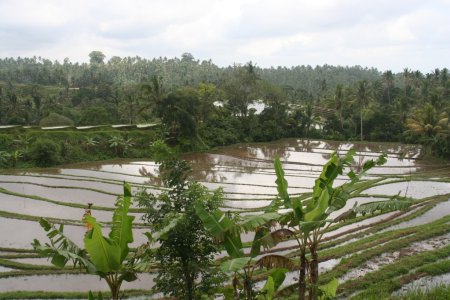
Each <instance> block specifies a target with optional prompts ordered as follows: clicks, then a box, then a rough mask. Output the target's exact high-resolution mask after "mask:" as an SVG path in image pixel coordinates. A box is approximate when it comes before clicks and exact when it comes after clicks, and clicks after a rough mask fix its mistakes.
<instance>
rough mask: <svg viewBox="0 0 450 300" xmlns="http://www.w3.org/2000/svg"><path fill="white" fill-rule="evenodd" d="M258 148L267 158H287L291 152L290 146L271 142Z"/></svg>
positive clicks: (264, 157)
mask: <svg viewBox="0 0 450 300" xmlns="http://www.w3.org/2000/svg"><path fill="white" fill-rule="evenodd" d="M258 149H259V150H260V151H261V153H262V154H263V159H265V160H271V161H272V160H274V159H275V158H276V157H279V158H280V159H282V160H287V159H288V158H289V157H290V156H291V154H290V152H289V151H288V150H289V148H288V147H287V146H286V145H277V144H270V145H265V146H260V147H258Z"/></svg>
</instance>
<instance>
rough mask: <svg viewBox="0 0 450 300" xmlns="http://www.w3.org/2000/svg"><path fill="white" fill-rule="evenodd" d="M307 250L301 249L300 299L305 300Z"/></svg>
mask: <svg viewBox="0 0 450 300" xmlns="http://www.w3.org/2000/svg"><path fill="white" fill-rule="evenodd" d="M306 264H307V260H306V249H305V248H301V249H300V274H299V277H298V299H299V300H305V299H306V297H305V294H306Z"/></svg>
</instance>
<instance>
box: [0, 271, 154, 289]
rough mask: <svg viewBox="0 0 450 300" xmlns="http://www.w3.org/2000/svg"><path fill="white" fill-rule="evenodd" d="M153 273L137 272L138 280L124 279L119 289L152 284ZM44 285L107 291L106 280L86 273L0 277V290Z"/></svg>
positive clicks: (48, 287) (147, 287)
mask: <svg viewBox="0 0 450 300" xmlns="http://www.w3.org/2000/svg"><path fill="white" fill-rule="evenodd" d="M154 278H155V275H154V274H150V273H142V274H138V280H135V281H133V282H126V281H124V282H123V284H122V287H121V290H125V289H146V290H149V289H151V288H152V286H153V284H154V283H153V280H154ZM43 287H45V291H48V292H59V291H73V292H80V291H86V292H88V291H90V290H91V291H107V290H109V289H108V285H107V283H106V281H104V280H100V277H99V276H96V275H88V274H79V275H75V274H58V275H41V276H37V275H32V276H21V277H8V278H1V279H0V291H1V292H12V291H38V290H42V289H43Z"/></svg>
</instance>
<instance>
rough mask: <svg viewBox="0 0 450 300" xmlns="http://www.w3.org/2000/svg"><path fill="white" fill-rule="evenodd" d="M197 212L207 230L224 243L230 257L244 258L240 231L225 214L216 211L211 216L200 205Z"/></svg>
mask: <svg viewBox="0 0 450 300" xmlns="http://www.w3.org/2000/svg"><path fill="white" fill-rule="evenodd" d="M195 212H196V214H197V216H198V217H199V218H200V219H201V220H202V222H203V225H205V228H206V230H207V231H208V232H209V233H210V234H211V235H213V236H214V237H216V238H218V239H219V240H220V241H222V242H223V245H224V247H225V249H226V250H227V253H228V255H229V256H231V257H233V258H238V257H242V256H244V251H243V250H242V241H241V236H240V234H239V230H238V229H237V226H236V224H234V223H233V222H232V221H231V220H230V219H229V218H228V217H227V216H226V215H225V214H224V213H223V212H221V211H220V210H218V209H216V210H215V211H214V212H213V213H212V214H210V213H208V212H207V211H206V210H205V209H204V208H203V206H202V205H200V204H198V205H196V206H195Z"/></svg>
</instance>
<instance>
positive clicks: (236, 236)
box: [196, 205, 294, 300]
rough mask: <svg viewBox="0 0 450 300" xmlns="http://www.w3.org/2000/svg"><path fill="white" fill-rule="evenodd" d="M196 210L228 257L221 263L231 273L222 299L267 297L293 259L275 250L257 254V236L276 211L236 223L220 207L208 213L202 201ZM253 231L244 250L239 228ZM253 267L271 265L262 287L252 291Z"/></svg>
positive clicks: (267, 229) (267, 228)
mask: <svg viewBox="0 0 450 300" xmlns="http://www.w3.org/2000/svg"><path fill="white" fill-rule="evenodd" d="M196 213H197V215H198V216H199V218H200V219H201V220H202V222H203V224H204V226H205V228H206V229H207V231H208V232H209V233H210V234H211V235H212V236H214V237H215V238H216V240H217V241H218V242H220V243H221V244H222V245H223V246H224V248H225V250H226V252H227V253H228V255H229V257H230V259H229V260H227V261H225V262H223V263H222V264H221V269H222V271H223V272H225V273H232V274H233V279H232V289H233V293H232V295H228V294H225V296H226V299H241V298H240V297H241V296H243V297H244V298H245V299H247V300H253V299H261V300H270V299H272V298H273V296H274V294H275V292H276V291H277V289H278V288H279V287H280V286H281V284H282V282H283V281H284V279H285V273H286V272H287V271H288V270H291V269H293V268H294V263H293V262H292V261H291V260H290V259H289V258H287V257H284V256H281V255H275V254H269V255H265V256H262V257H260V256H261V247H265V245H264V241H263V240H261V238H262V237H264V236H265V235H266V234H267V233H268V232H270V227H271V226H272V222H273V221H274V220H277V219H278V218H280V214H278V213H276V212H273V211H269V210H267V211H266V212H265V213H263V214H261V215H255V216H248V217H244V218H243V220H242V221H241V222H239V223H237V222H235V221H233V220H232V219H231V218H230V217H229V216H227V215H226V214H225V213H223V212H222V211H220V210H218V209H217V210H215V211H214V212H213V213H208V212H207V211H206V210H205V209H204V208H203V206H202V205H197V206H196ZM253 231H254V232H255V236H254V239H253V242H252V245H251V249H250V253H249V254H248V255H246V254H245V253H244V247H243V245H242V241H241V236H240V234H241V233H242V232H246V233H247V232H253ZM256 268H267V269H272V268H275V269H274V270H273V271H272V273H271V275H270V276H269V277H268V279H267V282H266V284H265V285H264V287H263V288H262V289H261V290H260V291H258V292H255V291H254V288H253V286H254V282H253V273H254V271H255V269H256Z"/></svg>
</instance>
